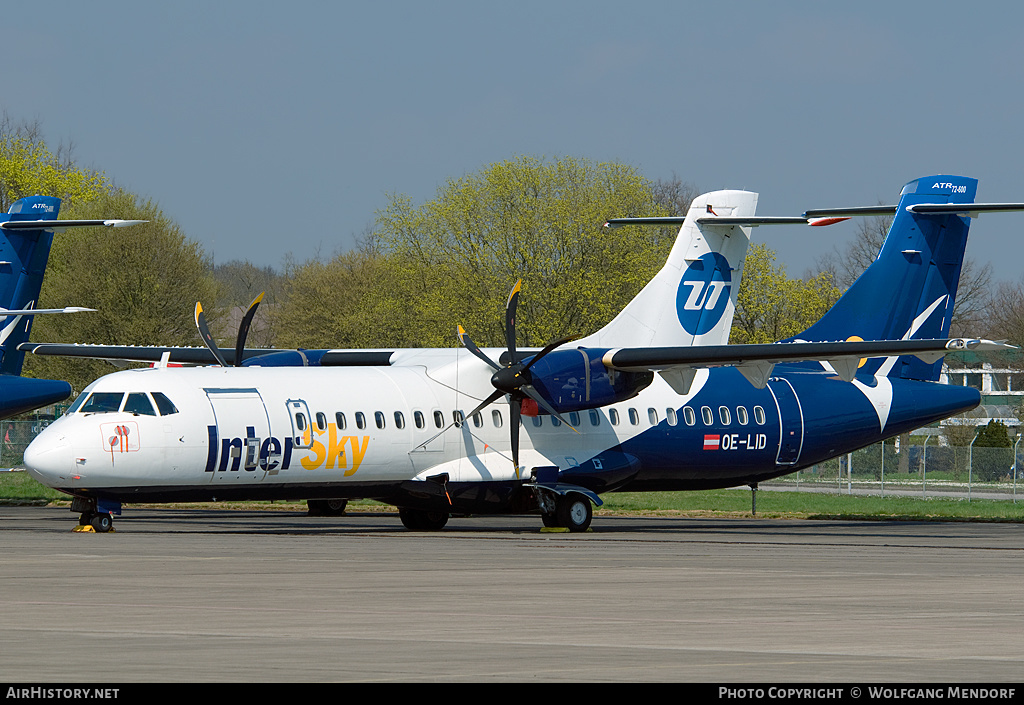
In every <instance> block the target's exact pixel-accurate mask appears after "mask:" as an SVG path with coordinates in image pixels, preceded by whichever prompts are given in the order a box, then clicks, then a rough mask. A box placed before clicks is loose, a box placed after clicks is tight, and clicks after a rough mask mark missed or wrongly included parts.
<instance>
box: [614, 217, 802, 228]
mask: <svg viewBox="0 0 1024 705" xmlns="http://www.w3.org/2000/svg"><path fill="white" fill-rule="evenodd" d="M685 220H686V219H685V218H681V217H674V216H673V217H665V218H611V219H610V220H608V221H607V222H606V223H605V224H604V227H606V228H621V227H624V226H626V225H682V224H683V222H684V221H685ZM694 222H696V223H697V224H699V225H720V226H723V227H725V226H733V225H739V226H744V227H751V228H756V227H757V226H758V225H809V223H808V219H807V218H805V217H803V216H784V215H779V216H773V215H763V216H754V215H752V216H732V215H725V216H715V215H711V216H705V217H701V218H697V219H696V220H695V221H694Z"/></svg>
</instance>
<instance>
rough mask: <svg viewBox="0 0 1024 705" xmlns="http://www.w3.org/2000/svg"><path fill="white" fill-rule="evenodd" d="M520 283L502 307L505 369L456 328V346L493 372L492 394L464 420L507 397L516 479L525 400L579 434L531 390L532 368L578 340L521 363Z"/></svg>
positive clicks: (564, 340) (561, 342)
mask: <svg viewBox="0 0 1024 705" xmlns="http://www.w3.org/2000/svg"><path fill="white" fill-rule="evenodd" d="M522 283H523V280H522V279H520V280H519V281H517V282H516V284H515V286H513V287H512V291H511V292H510V293H509V295H508V301H507V302H506V303H505V343H506V345H507V346H508V364H507V365H505V366H502V365H499V364H498V363H497V362H495V361H494V360H492V359H491V358H489V357H487V355H485V354H484V352H483V351H482V350H481V349H480V348H479V347H478V346H477V344H476V343H474V342H473V341H472V340H471V339H470V337H469V335H467V334H466V330H465V329H464V328H463V327H462V326H459V327H458V337H459V342H460V343H461V344H462V346H463V347H464V348H466V350H468V351H469V352H471V353H472V354H473V355H475V356H476V357H478V358H479V359H481V360H483V361H484V362H485V363H486V364H487V365H488V366H489V367H490V368H491V369H493V370H494V374H493V375H491V384H492V385H493V386H494V392H492V393H491V395H490V396H488V397H487V398H486V399H484V400H483V401H482V402H480V404H479V405H478V406H477V407H476V408H475V409H473V411H471V412H469V416H467V417H466V418H471V417H472V416H474V415H475V414H478V413H479V412H480V411H482V410H483V409H484V408H486V407H487V406H489V405H490V404H492V403H494V402H495V401H497V400H498V399H500V398H501V397H503V396H505V395H506V394H507V395H508V396H509V409H510V412H511V416H512V418H511V420H510V426H511V432H512V462H513V463H514V464H515V467H516V476H518V475H519V425H520V423H521V420H522V404H523V401H524V400H525V399H527V398H529V399H532V400H533V401H535V402H536V403H537V405H538V406H539V407H540V408H542V409H544V410H545V411H546V412H548V413H549V414H551V415H552V416H554V417H555V418H557V419H558V420H559V421H561V422H562V423H564V424H565V425H566V426H568V427H569V428H571V429H572V430H573V431H575V432H576V433H579V431H576V428H575V427H574V426H573V425H572V424H571V423H569V422H568V421H566V420H565V419H564V418H562V416H561V415H560V414H559V413H558V412H557V411H555V409H554V408H553V407H552V406H551V405H550V404H549V403H548V402H547V400H546V399H544V397H543V396H542V395H541V394H540V392H538V391H537V389H536V388H535V387H534V386H533V378H532V377H531V376H530V368H531V367H533V366H534V365H535V364H536V363H537V362H539V361H540V360H541V359H543V358H544V357H545V356H546V355H547V354H548V353H550V352H551V351H552V350H554V349H555V348H557V347H558V346H560V345H564V344H565V343H568V342H569V341H571V340H575V339H576V337H577V336H568V337H566V338H561V339H559V340H556V341H554V342H552V343H548V344H547V345H546V346H544V348H543V349H542V350H541V351H540V352H539V353H537V354H535V355H533V356H531V357H529V359H528V360H527V361H526V362H523V361H522V360H521V359H520V357H519V352H518V351H517V350H516V308H517V306H518V305H519V291H520V289H521V287H522ZM524 359H525V358H524Z"/></svg>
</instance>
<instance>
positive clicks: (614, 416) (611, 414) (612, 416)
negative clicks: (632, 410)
mask: <svg viewBox="0 0 1024 705" xmlns="http://www.w3.org/2000/svg"><path fill="white" fill-rule="evenodd" d="M608 420H609V421H611V422H612V426H618V425H619V410H618V409H608Z"/></svg>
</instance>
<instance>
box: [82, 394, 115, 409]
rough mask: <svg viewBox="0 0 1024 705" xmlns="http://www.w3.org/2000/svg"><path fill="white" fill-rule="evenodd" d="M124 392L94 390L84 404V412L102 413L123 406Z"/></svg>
mask: <svg viewBox="0 0 1024 705" xmlns="http://www.w3.org/2000/svg"><path fill="white" fill-rule="evenodd" d="M122 399H124V392H93V394H92V396H90V397H89V399H88V400H86V402H85V404H83V405H82V413H83V414H101V413H105V412H110V411H117V410H118V409H120V408H121V400H122Z"/></svg>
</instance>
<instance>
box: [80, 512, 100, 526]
mask: <svg viewBox="0 0 1024 705" xmlns="http://www.w3.org/2000/svg"><path fill="white" fill-rule="evenodd" d="M94 516H96V515H95V514H90V513H89V512H82V513H81V515H79V517H78V525H79V526H89V525H90V524H92V518H93V517H94Z"/></svg>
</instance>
